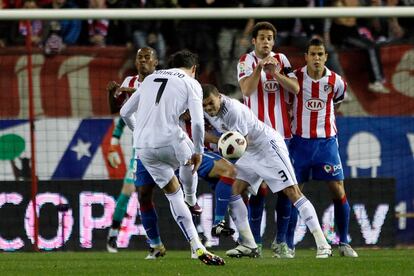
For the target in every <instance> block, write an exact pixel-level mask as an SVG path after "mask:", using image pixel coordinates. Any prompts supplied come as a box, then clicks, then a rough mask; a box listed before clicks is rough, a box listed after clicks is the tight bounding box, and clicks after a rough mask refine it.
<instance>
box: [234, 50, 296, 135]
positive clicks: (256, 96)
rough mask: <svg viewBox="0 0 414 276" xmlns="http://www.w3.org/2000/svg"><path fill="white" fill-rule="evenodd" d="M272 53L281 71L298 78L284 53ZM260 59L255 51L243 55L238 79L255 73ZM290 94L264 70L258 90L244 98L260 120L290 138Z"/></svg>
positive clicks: (238, 69) (238, 67)
mask: <svg viewBox="0 0 414 276" xmlns="http://www.w3.org/2000/svg"><path fill="white" fill-rule="evenodd" d="M270 55H271V56H273V57H275V58H276V60H277V61H278V62H279V64H280V65H281V72H284V73H286V74H287V76H288V77H291V78H296V76H295V74H294V73H293V72H292V70H291V65H290V62H289V60H288V59H287V57H286V56H285V55H284V54H282V53H274V52H271V53H270ZM260 60H261V59H260V58H259V57H257V56H256V54H255V52H254V51H252V52H250V53H247V54H244V55H243V56H241V57H240V60H239V64H238V66H237V76H238V81H239V82H240V80H241V79H243V78H245V77H248V76H250V75H251V74H253V70H254V68H256V66H257V64H258V63H259V62H260ZM289 96H290V93H288V91H285V90H284V89H283V87H282V86H281V85H279V83H278V82H277V81H276V80H275V79H273V78H272V76H270V75H267V74H266V73H265V72H264V71H263V70H262V72H261V77H260V81H259V83H258V85H257V89H256V91H254V92H253V93H252V95H250V96H249V97H246V96H244V97H243V100H244V104H245V105H247V106H248V107H249V108H250V109H251V110H252V111H253V113H254V114H256V116H257V117H258V118H259V120H260V121H262V122H264V123H265V124H266V125H268V126H270V127H272V128H274V129H275V130H276V131H277V132H279V133H280V135H282V136H283V137H284V138H290V137H291V136H292V133H291V129H290V120H289V115H288V111H287V107H286V103H287V102H290V101H289Z"/></svg>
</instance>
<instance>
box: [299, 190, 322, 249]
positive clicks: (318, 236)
mask: <svg viewBox="0 0 414 276" xmlns="http://www.w3.org/2000/svg"><path fill="white" fill-rule="evenodd" d="M293 205H295V207H296V208H297V209H298V211H299V215H300V217H301V218H302V219H303V220H304V221H305V223H306V226H307V227H308V228H309V231H310V232H311V233H312V235H313V237H314V239H315V242H316V245H317V247H321V246H323V247H327V246H329V245H328V242H327V241H326V238H325V236H324V235H323V232H322V229H321V226H320V225H319V220H318V216H317V215H316V211H315V208H314V207H313V205H312V203H311V202H310V201H309V200H308V199H307V198H306V197H305V196H302V197H300V198H299V199H298V200H297V201H296V202H295V203H293Z"/></svg>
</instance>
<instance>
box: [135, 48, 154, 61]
mask: <svg viewBox="0 0 414 276" xmlns="http://www.w3.org/2000/svg"><path fill="white" fill-rule="evenodd" d="M141 50H148V51H150V52H151V53H152V56H153V57H154V59H158V54H157V51H155V49H154V48H152V47H149V46H145V47H142V48H139V49H138V50H137V55H138V52H139V51H141Z"/></svg>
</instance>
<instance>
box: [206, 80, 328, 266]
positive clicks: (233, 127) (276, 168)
mask: <svg viewBox="0 0 414 276" xmlns="http://www.w3.org/2000/svg"><path fill="white" fill-rule="evenodd" d="M202 88H203V109H204V114H205V117H206V119H207V120H208V121H209V122H210V123H211V125H213V126H214V127H215V128H216V129H217V130H218V131H219V132H223V133H224V132H226V131H237V132H239V133H241V134H242V135H243V136H245V137H246V140H247V143H248V146H247V149H246V152H245V153H244V154H243V156H242V157H240V159H239V160H238V161H237V162H236V164H235V165H236V169H237V177H236V181H235V182H234V184H233V190H232V196H231V198H230V202H229V207H230V215H231V217H232V219H233V221H234V223H235V225H236V228H237V230H238V231H239V234H240V236H239V245H238V246H237V247H236V248H234V249H231V250H228V251H227V252H226V254H227V255H228V256H230V257H243V256H247V257H257V256H258V250H257V245H256V243H255V241H254V237H253V235H252V232H251V230H250V226H249V221H248V216H247V208H246V206H245V204H244V202H243V200H242V197H241V194H242V193H243V192H244V191H246V190H247V188H249V186H250V190H252V192H253V193H255V192H257V190H258V188H259V186H260V183H261V180H264V181H265V182H266V183H267V184H268V186H269V188H270V189H271V191H272V192H273V193H277V192H278V191H283V192H284V193H285V194H286V196H287V197H288V198H289V200H290V201H291V202H292V203H293V205H294V206H295V207H296V208H297V209H298V211H299V215H300V216H301V217H302V219H303V220H304V221H305V223H306V226H307V227H308V228H309V230H310V232H311V233H312V235H313V237H314V239H315V242H316V246H317V253H316V258H328V257H330V256H332V250H331V246H330V245H329V244H328V242H327V241H326V238H325V236H324V234H323V232H322V229H321V226H320V224H319V220H318V217H317V215H316V212H315V208H314V207H313V205H312V203H311V202H310V201H309V200H308V199H307V198H306V197H305V196H304V195H303V194H302V192H301V191H300V189H299V187H298V185H297V181H296V177H295V173H294V170H293V167H292V164H291V162H290V159H289V153H288V150H287V147H286V144H285V142H284V140H283V138H282V136H280V134H278V133H277V132H276V131H275V130H274V129H272V128H270V127H269V126H267V125H265V124H264V123H263V122H261V121H259V119H258V118H257V117H256V116H255V115H254V114H253V112H252V111H251V110H250V109H249V108H248V107H247V106H245V105H243V104H242V103H240V102H239V101H237V100H234V99H230V98H228V97H226V96H224V95H222V94H220V93H219V92H218V90H217V88H216V87H215V86H213V85H209V84H206V85H203V86H202Z"/></svg>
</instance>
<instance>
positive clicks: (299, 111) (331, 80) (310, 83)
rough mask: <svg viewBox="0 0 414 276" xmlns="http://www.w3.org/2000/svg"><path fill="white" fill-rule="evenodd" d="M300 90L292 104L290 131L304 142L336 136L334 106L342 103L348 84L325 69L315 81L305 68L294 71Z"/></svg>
mask: <svg viewBox="0 0 414 276" xmlns="http://www.w3.org/2000/svg"><path fill="white" fill-rule="evenodd" d="M295 74H296V76H297V78H298V81H299V86H300V90H299V93H298V94H297V95H296V96H295V98H294V102H293V128H292V131H293V133H294V134H295V135H298V136H301V137H303V138H327V137H331V136H335V135H336V133H337V128H336V123H335V113H334V104H336V103H339V102H341V101H342V100H343V99H344V96H345V91H346V87H347V84H346V82H345V81H344V80H343V79H342V77H341V76H340V75H338V74H336V73H335V72H333V71H330V70H329V69H328V68H326V67H325V75H324V76H323V77H322V78H321V79H319V80H314V79H312V78H311V77H309V75H308V74H307V66H304V67H302V68H300V69H297V70H295Z"/></svg>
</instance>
